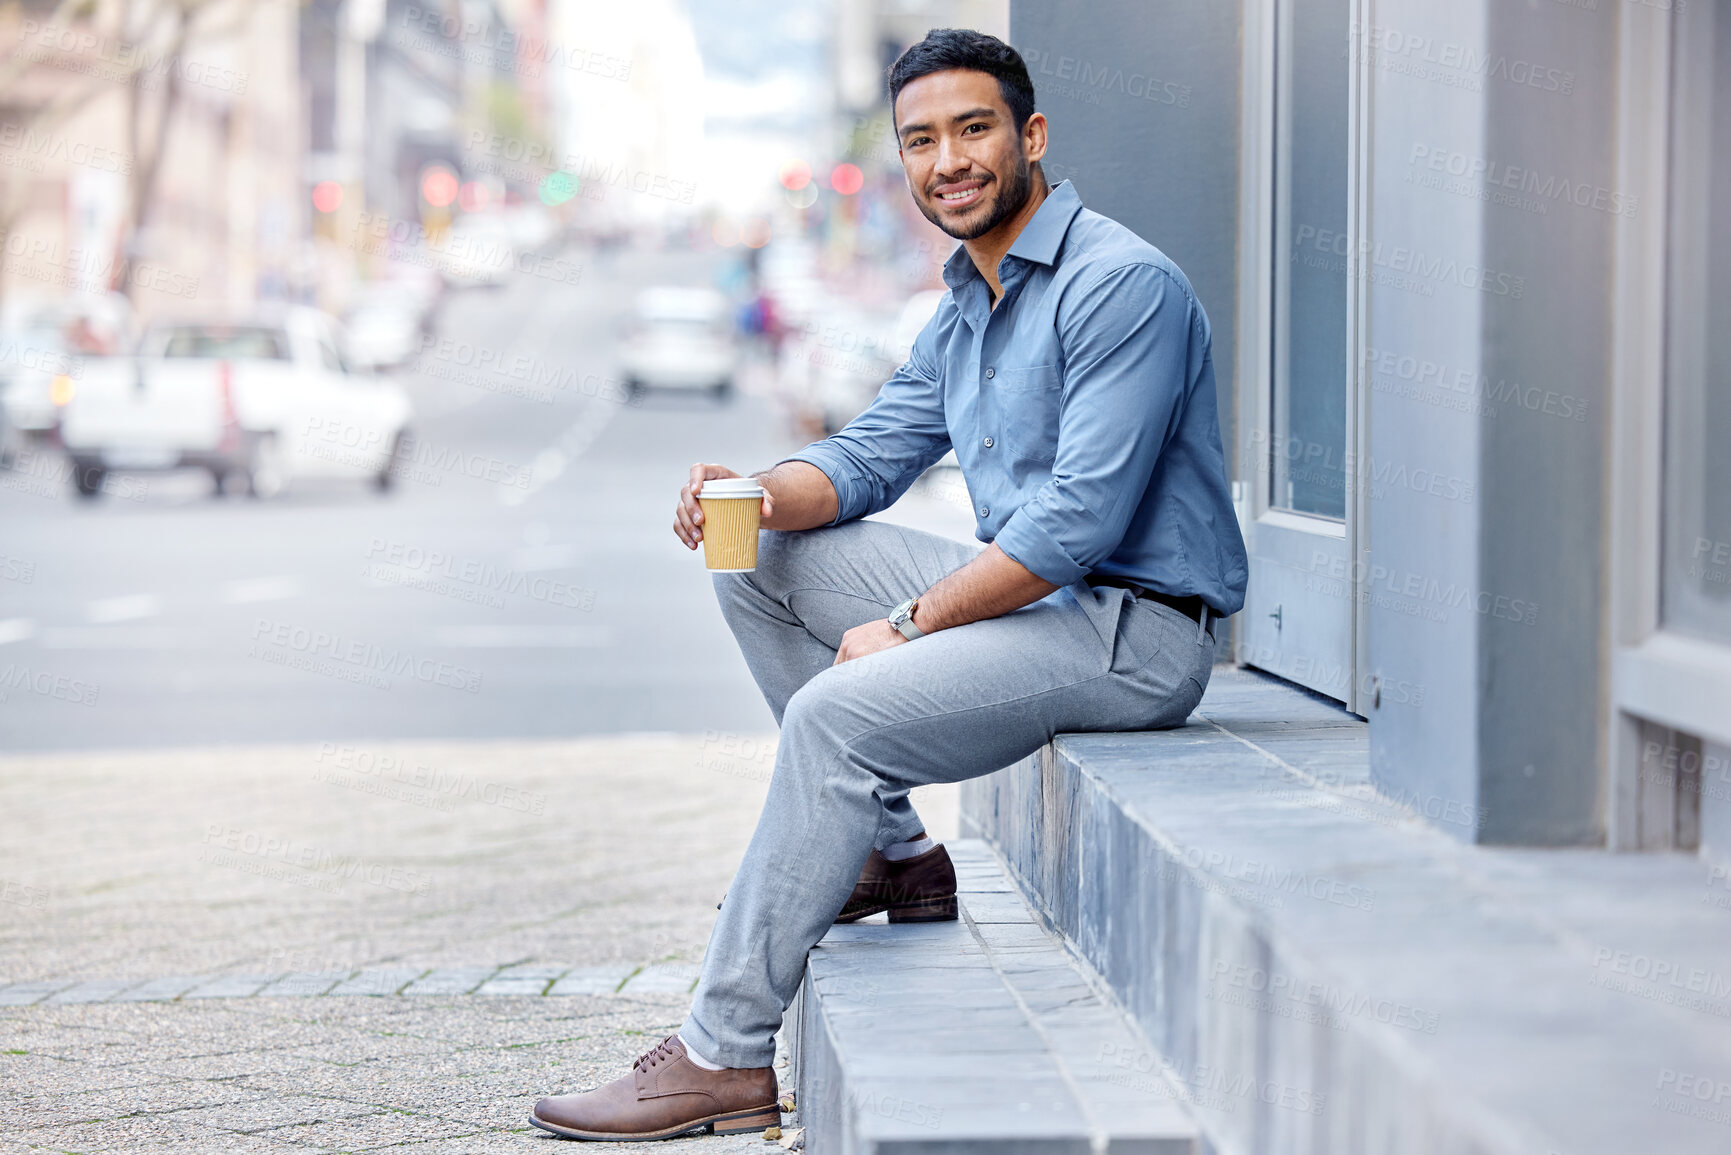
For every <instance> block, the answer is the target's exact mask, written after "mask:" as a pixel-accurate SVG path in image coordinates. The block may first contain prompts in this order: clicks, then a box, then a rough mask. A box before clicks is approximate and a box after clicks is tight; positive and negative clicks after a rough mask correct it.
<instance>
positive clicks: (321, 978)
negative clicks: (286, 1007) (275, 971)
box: [258, 970, 349, 999]
mask: <svg viewBox="0 0 1731 1155" xmlns="http://www.w3.org/2000/svg"><path fill="white" fill-rule="evenodd" d="M348 977H349V972H348V971H346V970H342V971H291V972H289V973H288V974H286V975H284V976H283V977H282V978H280V979H278V980H277V981H276V982H274V983H271V984H269V985H268V986H265V987H264V988H263V989H261V990H260V991H259V992H258V997H259V998H261V999H274V998H297V999H304V998H313V997H315V996H317V995H323V994H328V993H330V990H331V988H332V987H334V986H336V985H337V984H338V983H340V982H342V981H343V980H344V979H346V978H348Z"/></svg>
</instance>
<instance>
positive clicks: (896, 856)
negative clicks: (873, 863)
mask: <svg viewBox="0 0 1731 1155" xmlns="http://www.w3.org/2000/svg"><path fill="white" fill-rule="evenodd" d="M936 846H937V843H935V842H933V841H932V840H931V837H930V836H929V835H925V834H922V835H920V836H919V837H918V838H916V839H914V840H913V841H912V842H893V843H891V844H890V845H888V846H886V847H884V850H883V854H884V857H885V858H887V859H889V860H890V861H891V862H900V861H901V860H902V859H904V858H918V857H919V856H920V855H922V854H924V853H925V852H926V851H928V850H931V849H933V848H935V847H936Z"/></svg>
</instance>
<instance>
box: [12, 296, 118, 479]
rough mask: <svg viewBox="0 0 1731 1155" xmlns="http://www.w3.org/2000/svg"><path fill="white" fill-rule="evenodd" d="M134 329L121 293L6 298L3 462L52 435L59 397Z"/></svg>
mask: <svg viewBox="0 0 1731 1155" xmlns="http://www.w3.org/2000/svg"><path fill="white" fill-rule="evenodd" d="M131 327H132V307H131V304H130V303H129V302H128V301H127V300H126V298H125V297H124V296H122V295H120V294H119V293H99V294H92V295H88V296H76V297H68V298H64V299H57V300H39V299H38V300H33V299H29V298H22V299H11V300H8V301H7V303H6V308H5V310H4V312H3V313H0V463H4V462H5V461H9V460H11V459H12V458H13V457H14V456H15V455H16V454H18V453H19V452H21V451H22V450H24V449H25V448H26V447H28V446H29V445H31V444H32V443H36V442H41V441H45V440H48V439H49V438H51V437H52V436H53V434H54V431H55V427H56V425H57V424H58V422H59V418H60V409H59V406H58V405H56V403H55V399H56V398H57V397H61V396H64V395H65V394H66V392H67V391H68V390H69V389H71V388H72V387H73V385H74V383H75V382H76V381H77V378H78V376H79V374H80V373H82V372H83V367H84V362H85V359H86V358H87V357H90V356H102V355H106V354H111V353H114V352H116V351H117V350H119V349H120V348H123V347H124V346H125V344H126V343H127V341H128V340H129V339H130V335H131Z"/></svg>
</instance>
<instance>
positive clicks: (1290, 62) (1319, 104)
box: [1269, 0, 1352, 519]
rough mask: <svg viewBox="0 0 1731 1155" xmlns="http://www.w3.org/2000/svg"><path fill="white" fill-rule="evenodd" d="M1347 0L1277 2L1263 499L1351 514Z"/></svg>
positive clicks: (1279, 504) (1332, 514)
mask: <svg viewBox="0 0 1731 1155" xmlns="http://www.w3.org/2000/svg"><path fill="white" fill-rule="evenodd" d="M1351 24H1352V21H1351V4H1350V0H1303V2H1302V3H1297V2H1289V3H1284V4H1282V5H1281V20H1280V29H1279V33H1278V36H1279V40H1278V45H1277V57H1276V59H1277V62H1278V63H1277V64H1276V73H1277V82H1278V83H1277V88H1276V92H1275V123H1276V126H1277V128H1276V137H1275V187H1274V198H1275V213H1276V225H1275V229H1276V234H1275V244H1274V252H1275V270H1274V374H1273V389H1272V393H1271V397H1272V402H1273V410H1274V411H1273V413H1272V414H1271V415H1270V416H1271V418H1272V427H1273V429H1274V436H1273V438H1271V444H1270V452H1271V461H1270V463H1269V466H1270V468H1269V476H1270V478H1271V480H1272V482H1273V485H1272V489H1271V491H1270V493H1269V504H1270V505H1273V506H1276V507H1279V508H1284V509H1291V510H1294V511H1296V512H1299V513H1310V514H1317V515H1320V516H1323V517H1332V518H1343V519H1344V518H1345V517H1346V470H1345V465H1346V394H1347V362H1348V357H1347V350H1346V319H1347V317H1346V310H1347V301H1348V297H1347V285H1348V280H1347V278H1348V276H1349V273H1350V271H1351V268H1352V259H1351V253H1352V249H1351V245H1352V240H1351V237H1352V233H1351V230H1350V227H1349V220H1348V206H1347V182H1348V181H1349V179H1350V178H1351V161H1350V137H1349V124H1348V113H1349V111H1350V108H1351V87H1350V79H1351V77H1350V72H1349V69H1350V67H1351V63H1350V61H1351V54H1350V53H1348V52H1347V46H1348V43H1349V40H1350V36H1351Z"/></svg>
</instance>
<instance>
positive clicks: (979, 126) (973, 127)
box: [962, 124, 986, 132]
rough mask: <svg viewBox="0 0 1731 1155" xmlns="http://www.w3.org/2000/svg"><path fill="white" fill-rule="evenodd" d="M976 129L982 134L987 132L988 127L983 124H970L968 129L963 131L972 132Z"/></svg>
mask: <svg viewBox="0 0 1731 1155" xmlns="http://www.w3.org/2000/svg"><path fill="white" fill-rule="evenodd" d="M976 128H977V129H979V130H980V131H981V132H984V131H986V126H985V125H983V124H970V125H968V127H967V128H964V129H962V131H963V132H972V131H973V130H974V129H976Z"/></svg>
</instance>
